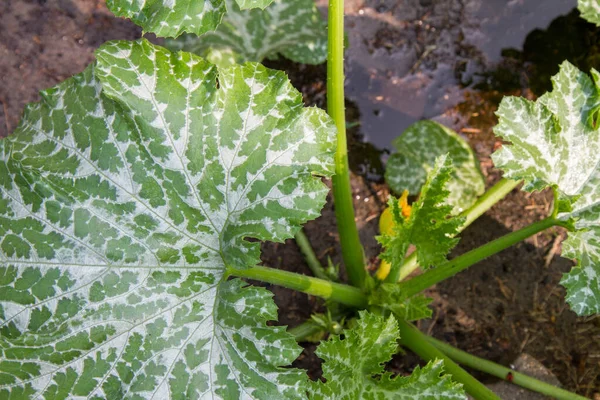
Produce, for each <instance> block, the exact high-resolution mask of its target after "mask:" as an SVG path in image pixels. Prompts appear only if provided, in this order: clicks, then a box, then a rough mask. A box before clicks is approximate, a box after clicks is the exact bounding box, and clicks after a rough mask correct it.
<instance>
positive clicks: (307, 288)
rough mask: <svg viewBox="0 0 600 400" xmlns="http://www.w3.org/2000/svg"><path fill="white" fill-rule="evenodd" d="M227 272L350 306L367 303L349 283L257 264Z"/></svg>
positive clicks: (365, 304)
mask: <svg viewBox="0 0 600 400" xmlns="http://www.w3.org/2000/svg"><path fill="white" fill-rule="evenodd" d="M227 272H228V275H233V276H238V277H240V278H248V279H255V280H257V281H261V282H266V283H271V284H273V285H278V286H283V287H285V288H288V289H293V290H297V291H299V292H302V293H306V294H310V295H312V296H317V297H321V298H323V299H327V300H333V301H336V302H338V303H342V304H345V305H347V306H350V307H355V308H359V309H364V308H366V307H367V305H368V299H367V296H365V295H364V294H363V292H362V291H361V290H360V289H358V288H356V287H354V286H350V285H344V284H341V283H336V282H330V281H326V280H323V279H319V278H313V277H312V276H306V275H301V274H297V273H294V272H289V271H284V270H281V269H275V268H268V267H262V266H258V265H257V266H254V267H252V268H247V269H236V268H229V269H228V270H227Z"/></svg>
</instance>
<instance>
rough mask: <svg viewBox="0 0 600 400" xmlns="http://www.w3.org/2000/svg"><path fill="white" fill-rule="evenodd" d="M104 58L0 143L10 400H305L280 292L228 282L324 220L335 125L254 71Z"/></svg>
mask: <svg viewBox="0 0 600 400" xmlns="http://www.w3.org/2000/svg"><path fill="white" fill-rule="evenodd" d="M96 55H97V59H98V61H97V63H96V64H95V65H93V66H90V67H89V68H88V69H86V70H85V71H84V72H83V73H82V74H79V75H77V76H75V77H73V78H71V79H69V80H67V81H65V82H64V83H62V84H60V85H59V86H57V87H55V88H52V89H49V90H47V91H45V92H43V93H42V95H43V97H44V101H43V102H42V103H39V104H33V105H31V106H29V107H28V109H27V110H26V115H25V117H24V119H23V121H22V122H21V125H20V126H19V128H18V129H17V131H16V132H15V133H14V135H12V136H10V137H8V138H6V139H4V140H2V141H0V194H1V198H0V250H1V251H0V257H1V258H2V266H1V269H0V322H1V328H0V398H9V396H12V397H10V398H19V399H20V398H38V397H42V398H48V399H49V398H66V397H69V398H75V397H87V398H94V399H100V398H102V399H141V398H156V399H192V398H211V399H213V398H222V399H237V398H252V399H254V398H256V399H259V398H260V399H274V398H302V397H303V396H304V395H303V388H304V385H305V374H304V373H303V372H302V371H299V370H296V369H287V368H281V367H282V366H287V365H289V364H290V363H291V362H292V361H293V360H294V359H295V358H296V357H297V356H298V354H299V353H300V348H299V347H298V346H297V345H296V343H295V341H294V339H293V337H292V336H290V335H288V334H287V333H286V332H285V329H284V327H271V326H267V325H266V321H267V320H274V319H276V318H277V312H276V308H275V305H274V303H273V302H272V300H271V294H270V293H269V292H268V291H266V290H264V289H259V288H254V287H246V285H245V284H244V282H243V281H241V280H239V279H233V280H228V279H227V274H228V272H229V271H231V269H235V268H247V267H248V266H252V265H255V264H256V263H257V262H258V261H259V251H260V249H259V243H256V242H249V241H247V240H245V239H246V238H256V239H260V240H275V241H282V240H284V239H286V238H289V237H292V236H293V234H294V233H295V231H296V230H297V229H299V227H300V224H302V223H304V222H305V221H307V220H309V219H312V218H315V217H317V216H318V215H319V211H320V209H321V207H322V205H323V204H324V201H325V195H326V193H327V188H326V187H325V186H324V185H323V184H322V182H321V181H320V179H319V178H318V177H315V176H314V175H329V174H330V173H331V171H332V170H333V151H334V148H335V134H334V127H333V124H332V123H331V122H330V120H329V118H328V117H327V116H326V114H325V113H324V112H322V111H320V110H318V109H315V108H310V109H306V108H303V106H302V99H301V95H300V94H299V93H298V92H297V91H296V90H294V89H293V88H292V86H291V85H290V83H289V82H288V80H287V78H286V76H285V74H284V73H281V72H276V71H271V70H268V69H266V68H264V67H262V66H261V65H259V64H246V65H245V66H234V67H231V68H225V69H217V68H216V67H215V66H213V65H211V64H210V63H208V62H206V61H204V60H202V59H201V58H199V57H197V56H195V55H192V54H189V53H177V54H174V53H170V52H169V51H167V50H166V49H163V48H160V47H158V46H154V45H152V44H150V43H149V42H147V41H140V42H110V43H108V44H106V45H104V46H102V47H101V48H100V50H99V51H98V52H97V54H96ZM217 82H218V85H217ZM9 394H10V395H9Z"/></svg>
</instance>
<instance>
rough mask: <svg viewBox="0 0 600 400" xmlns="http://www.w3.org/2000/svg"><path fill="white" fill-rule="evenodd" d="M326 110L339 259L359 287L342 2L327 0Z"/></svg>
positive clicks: (361, 274)
mask: <svg viewBox="0 0 600 400" xmlns="http://www.w3.org/2000/svg"><path fill="white" fill-rule="evenodd" d="M327 110H328V112H329V115H330V116H331V118H333V121H334V122H335V125H336V127H337V150H336V153H335V175H334V176H333V178H332V182H333V198H334V201H335V217H336V220H337V226H338V233H339V235H340V244H341V246H342V257H343V259H344V265H345V266H346V273H347V274H348V279H349V280H350V283H352V284H353V285H354V286H357V287H362V285H363V284H364V282H365V277H366V271H365V260H364V253H363V248H362V245H361V243H360V239H359V237H358V229H357V227H356V222H355V221H354V205H353V203H352V189H351V187H350V172H349V167H348V148H347V143H346V113H345V107H344V0H329V37H328V52H327Z"/></svg>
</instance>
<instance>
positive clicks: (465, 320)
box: [0, 0, 600, 397]
mask: <svg viewBox="0 0 600 400" xmlns="http://www.w3.org/2000/svg"><path fill="white" fill-rule="evenodd" d="M400 3H401V2H398V4H400ZM407 3H411V4H412V2H407ZM417 3H418V4H417V6H419V7H421V8H423V7H425V8H427V7H430V8H431V7H432V5H431V4H432V2H430V1H425V0H420V2H417ZM433 3H435V2H433ZM466 3H468V2H466ZM382 4H383V3H382ZM377 7H378V6H377ZM377 7H376V6H373V9H376V8H377ZM415 7H416V6H415ZM390 8H393V7H390V6H389V5H386V8H385V9H383V10H382V11H381V13H383V14H385V12H387V11H386V10H388V9H390ZM355 11H356V10H355ZM376 11H377V10H376ZM369 12H371V11H369ZM369 12H367V14H369ZM378 12H379V11H378ZM371 14H372V12H371ZM371 14H369V15H371ZM359 15H361V14H360V13H359V12H358V11H357V12H356V15H354V16H353V17H352V18H351V23H353V24H355V25H356V24H359V23H360V20H359ZM423 15H425V14H419V13H417V15H415V16H414V19H415V20H423ZM449 15H453V14H449ZM459 17H460V16H459ZM459 17H456V18H459ZM411 18H412V17H411ZM409 22H411V21H408V22H407V24H405V25H402V26H391V27H390V26H385V27H383V28H382V29H378V30H376V32H373V37H372V38H371V39H372V40H371V41H370V42H368V43H367V45H368V46H371V47H374V48H377V49H379V50H380V51H384V52H386V53H389V52H390V51H391V50H390V49H393V48H394V46H396V47H401V46H402V45H403V43H405V42H406V40H409V39H410V37H409V38H408V39H405V38H404V36H402V35H401V34H400V33H401V32H402V29H404V28H406V26H419V25H418V24H412V23H409ZM442 22H443V21H442ZM442 22H439V23H440V24H441V23H442ZM388 25H389V24H388ZM384 28H385V29H384ZM392 28H393V29H392ZM561 29H562V28H561ZM420 32H421V31H420ZM586 32H587V31H586ZM586 34H587V33H586ZM140 35H141V31H140V29H138V28H137V27H135V26H134V25H133V24H131V23H130V22H128V21H125V20H121V19H117V18H114V17H112V16H111V14H110V13H109V12H108V11H107V10H106V8H105V4H104V1H103V0H7V1H6V0H5V1H3V2H2V3H1V4H0V103H1V107H0V136H5V135H6V134H9V133H10V132H12V131H13V130H14V129H15V127H16V126H17V123H18V120H19V118H20V114H21V112H22V110H23V107H24V105H25V104H26V103H28V102H32V101H38V100H39V96H38V94H37V92H38V91H39V90H41V89H44V88H48V87H51V86H53V85H55V84H56V83H58V82H60V81H62V80H63V79H65V78H67V77H68V76H70V75H72V74H74V73H78V72H80V71H82V70H83V69H84V68H85V66H86V65H87V64H88V63H89V62H91V60H92V59H93V51H94V50H95V49H96V48H97V47H98V46H99V45H100V44H101V43H103V42H104V41H106V40H110V39H135V38H138V37H140ZM421 36H423V33H422V32H421V33H420V36H419V35H417V37H416V39H415V40H418V38H419V37H421ZM563 36H564V35H563ZM426 43H427V42H425V44H426ZM379 50H378V51H379ZM457 52H460V53H461V57H462V58H469V57H470V55H469V54H468V52H467V53H465V50H464V47H461V48H460V51H458V50H457ZM433 56H435V54H434V55H433ZM416 60H417V61H419V60H420V61H419V65H418V66H417V69H419V68H421V65H424V66H427V65H428V64H429V63H430V62H434V61H435V60H433V61H432V59H428V58H427V55H426V56H423V53H422V52H421V53H420V55H419V56H418V57H417V58H416ZM531 60H532V57H530V56H528V55H527V54H525V53H518V54H517V55H515V53H512V58H506V59H503V60H501V61H500V62H499V63H497V64H495V65H497V66H498V67H497V69H494V70H490V75H488V76H486V77H484V79H479V81H478V82H479V84H480V85H479V86H478V87H476V85H474V84H473V85H471V84H470V85H469V86H468V88H467V89H465V88H464V87H463V88H461V91H460V92H456V93H459V94H460V96H459V97H460V101H459V102H457V103H456V104H453V105H452V106H451V107H445V108H444V110H443V112H442V117H443V119H444V121H445V122H446V123H447V124H448V125H449V126H451V127H453V128H455V129H456V130H458V131H460V132H462V133H463V134H464V135H465V137H467V139H468V140H469V141H470V143H471V144H472V145H473V148H474V149H475V151H476V152H477V154H478V156H479V158H480V161H481V166H482V169H483V171H484V174H485V176H486V181H487V185H488V186H491V185H492V184H493V183H494V182H496V181H497V180H499V179H500V176H499V172H498V171H496V170H494V169H493V166H492V162H491V159H490V154H491V152H492V150H493V149H495V148H497V147H498V146H499V145H500V143H499V142H498V140H497V139H496V138H495V137H494V135H493V133H492V131H491V126H493V124H494V123H495V119H494V118H495V117H494V115H493V111H494V110H495V107H497V104H498V101H499V99H500V98H501V96H502V95H504V94H519V95H525V96H527V97H533V96H534V95H533V93H532V91H531V90H529V89H528V85H527V84H526V83H527V81H528V79H526V78H528V77H527V76H524V73H523V71H524V69H523V65H524V63H525V62H527V63H528V65H532V61H531ZM590 60H591V61H590ZM594 60H595V58H594V57H593V56H589V57H586V59H585V62H588V63H591V64H592V65H593V62H594ZM268 64H269V66H271V67H274V68H279V69H284V70H286V71H287V72H288V74H289V76H290V79H291V80H292V83H293V84H294V85H295V87H296V88H298V89H299V90H301V91H302V93H303V95H304V98H305V101H306V103H307V104H311V105H313V104H314V105H318V106H320V107H324V104H325V66H323V65H321V66H304V65H296V64H293V63H290V62H288V61H286V60H278V61H270V62H269V63H268ZM411 65H412V67H411V68H409V69H407V71H405V73H412V72H411V70H412V69H413V67H414V63H413V64H411ZM457 65H458V67H457V68H458V69H459V70H460V68H459V67H460V65H464V63H463V64H460V63H459V64H457ZM596 68H598V66H596ZM527 71H531V68H530V69H528V70H527ZM417 72H418V71H417ZM495 72H496V73H497V74H494V73H495ZM544 73H547V72H544ZM499 76H500V77H501V76H508V77H509V79H508V81H510V82H512V83H513V84H512V85H504V86H502V85H499V84H498V82H499V81H502V82H506V81H507V80H506V79H504V80H501V79H500V80H499V79H498V77H499ZM453 79H454V78H453ZM515 82H516V83H515ZM523 82H525V83H524V84H523ZM453 84H454V83H453ZM540 85H542V86H543V83H540ZM453 93H455V92H453ZM358 103H359V102H357V103H356V104H355V103H353V102H351V101H348V103H347V106H348V116H347V117H348V121H349V122H357V121H361V120H362V117H363V116H364V115H365V111H364V108H359V107H357V105H359V104H358ZM368 112H371V111H368ZM419 117H420V116H419ZM367 129H368V126H365V125H363V126H360V125H359V126H355V127H354V128H352V129H350V133H351V134H352V136H351V140H350V148H351V162H352V164H353V168H354V171H355V172H356V174H354V175H353V178H352V187H353V195H354V199H355V208H356V214H357V215H356V220H357V223H358V226H359V230H360V236H361V239H362V240H363V243H364V246H365V251H366V254H367V256H368V258H369V264H370V266H371V268H373V269H374V268H375V266H376V265H377V259H376V255H377V254H378V252H379V250H380V249H379V246H378V244H377V242H376V241H375V239H374V236H375V235H377V234H378V228H377V221H378V215H379V214H380V212H381V211H382V209H383V208H384V207H385V203H386V200H387V197H388V196H389V192H388V189H387V186H386V185H385V184H384V183H383V182H381V176H382V171H383V164H382V162H381V160H382V157H381V155H382V153H383V152H382V151H380V150H377V148H375V147H374V146H373V145H371V144H369V143H365V142H363V141H362V140H361V138H362V135H365V136H369V135H368V133H369V132H365V131H366V130H367ZM383 158H385V157H383ZM550 198H551V196H550V194H549V193H534V194H527V193H524V192H521V191H518V190H514V191H513V192H511V193H510V194H509V195H508V196H507V197H506V198H505V199H504V200H503V201H502V202H500V203H499V204H497V205H496V206H494V207H493V208H492V209H491V210H489V211H488V212H487V213H486V214H485V215H484V216H483V217H481V218H480V219H479V220H477V221H476V222H475V223H474V224H473V225H472V226H470V227H469V228H468V229H467V230H466V231H465V232H464V233H463V234H462V235H461V237H462V239H461V241H460V243H459V245H458V246H457V248H456V249H455V251H454V252H453V256H455V255H458V254H460V253H463V252H465V251H468V250H469V249H472V248H474V247H476V246H479V245H482V244H484V243H486V242H488V241H490V240H492V239H495V238H497V237H500V236H502V235H504V234H506V233H508V232H510V231H513V230H516V229H519V228H521V227H523V226H525V225H527V224H529V223H531V222H533V221H537V220H539V219H541V218H543V217H544V216H545V215H547V213H548V210H549V207H550ZM306 233H307V235H308V236H309V239H310V241H311V242H312V244H313V246H314V248H315V251H316V253H317V255H318V256H319V259H320V260H321V261H322V262H323V263H326V262H327V258H328V257H331V259H332V261H333V262H334V263H341V260H340V256H339V255H340V251H339V241H338V237H337V234H336V223H335V216H334V208H333V203H332V202H331V199H329V201H328V202H327V205H326V206H325V208H324V210H323V214H322V216H321V217H320V218H318V219H317V220H315V221H313V222H310V223H309V224H307V226H306ZM565 236H566V234H565V232H563V231H561V230H560V229H555V230H550V231H547V232H543V233H541V234H539V235H536V236H534V237H532V238H530V239H528V240H526V241H525V242H523V243H521V244H519V245H516V246H513V247H511V248H510V249H507V250H505V251H503V252H501V253H499V254H496V255H494V256H492V257H490V258H489V259H487V260H485V261H483V262H481V263H479V264H478V265H476V266H473V267H472V268H470V269H469V270H467V271H465V272H462V273H461V274H459V275H458V276H456V277H454V278H452V279H449V280H447V281H445V282H443V283H441V284H439V285H437V286H436V287H434V288H432V289H431V290H429V295H430V296H432V297H433V298H434V299H435V301H434V303H433V315H434V317H433V318H432V319H431V320H428V321H421V322H420V327H421V329H423V330H424V331H426V332H428V333H431V334H432V335H434V336H435V337H437V338H440V339H443V340H446V341H448V342H449V343H451V344H453V345H456V346H458V347H460V348H462V349H464V350H467V351H469V352H472V353H473V354H475V355H477V356H480V357H484V358H488V359H491V360H493V361H497V362H500V363H502V364H505V365H510V364H511V363H512V362H513V360H515V359H516V358H517V357H518V356H519V355H521V354H522V353H527V354H529V355H531V356H532V357H533V358H535V359H537V360H538V361H540V362H541V363H542V364H543V365H544V366H545V367H546V368H548V369H549V370H550V371H551V372H552V373H554V374H555V375H556V376H557V377H558V379H559V380H560V382H561V383H562V384H563V385H564V387H565V388H567V389H571V390H576V391H577V392H578V393H580V394H582V395H585V396H588V397H592V396H600V318H599V317H598V316H595V317H588V318H581V317H577V316H576V315H575V314H574V313H573V312H571V311H570V310H569V308H568V306H567V305H566V303H565V301H564V289H563V288H562V287H561V286H560V285H559V280H560V278H561V275H562V274H563V273H565V272H567V271H568V270H569V269H570V268H571V267H572V265H573V263H572V262H571V261H570V260H566V259H563V258H561V257H560V256H559V254H560V247H561V241H562V240H563V239H564V238H565ZM262 260H263V263H264V264H265V265H268V266H270V267H275V268H284V269H286V270H289V271H294V272H300V273H304V274H310V270H309V269H308V268H307V267H306V265H305V262H304V260H303V257H302V255H301V254H300V252H299V250H298V248H297V247H296V245H295V243H294V241H293V240H288V241H287V242H286V243H283V244H278V243H265V244H264V245H263V256H262ZM269 289H271V290H272V291H273V292H274V296H275V301H276V302H277V304H278V306H279V313H280V314H279V317H280V318H279V323H281V324H283V325H290V326H295V325H297V324H299V323H301V322H302V321H304V320H306V319H307V318H308V317H309V316H310V314H311V313H313V312H316V311H322V309H323V304H322V302H321V301H320V300H318V299H316V298H313V297H308V296H306V295H303V294H300V293H296V292H292V291H289V290H287V289H282V288H279V287H275V286H270V287H269ZM314 348H315V346H314V345H312V344H306V346H305V351H304V352H303V354H302V355H301V357H300V358H299V359H298V360H297V361H296V363H295V365H297V366H300V367H303V368H306V369H307V370H308V371H309V375H310V376H311V377H312V378H318V377H319V376H320V373H321V372H320V361H319V359H318V358H317V357H316V356H315V355H314ZM417 362H418V360H417V358H416V357H415V356H414V355H410V354H408V355H407V356H405V357H397V358H396V359H394V361H393V362H392V363H391V365H390V368H392V369H393V370H394V371H396V372H398V373H407V372H410V370H411V369H412V368H414V366H415V365H416V363H417ZM478 376H479V377H481V378H482V379H484V380H487V381H490V379H489V378H487V377H485V376H482V375H478Z"/></svg>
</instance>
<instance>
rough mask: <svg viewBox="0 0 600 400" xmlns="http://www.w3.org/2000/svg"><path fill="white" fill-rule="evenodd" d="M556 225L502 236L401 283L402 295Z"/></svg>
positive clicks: (547, 221) (554, 222)
mask: <svg viewBox="0 0 600 400" xmlns="http://www.w3.org/2000/svg"><path fill="white" fill-rule="evenodd" d="M556 225H563V222H562V221H559V220H556V219H554V218H552V217H550V218H546V219H543V220H541V221H538V222H535V223H533V224H531V225H529V226H526V227H525V228H523V229H519V230H518V231H515V232H511V233H509V234H507V235H504V236H502V237H501V238H498V239H496V240H493V241H491V242H489V243H487V244H484V245H483V246H481V247H478V248H476V249H474V250H471V251H469V252H467V253H465V254H463V255H461V256H458V257H456V258H454V259H452V260H450V261H447V262H445V263H444V264H442V265H439V266H437V267H436V268H434V269H431V270H429V271H427V272H425V273H424V274H423V275H419V276H417V277H415V278H412V279H411V280H409V281H405V282H401V283H400V286H401V288H402V290H403V293H404V294H405V295H406V296H407V297H410V296H412V295H414V294H417V293H419V292H421V291H423V290H425V289H427V288H428V287H431V286H433V285H435V284H436V283H439V282H441V281H443V280H445V279H448V278H450V277H452V276H454V275H456V274H457V273H459V272H460V271H463V270H465V269H467V268H469V267H470V266H471V265H473V264H476V263H478V262H479V261H481V260H483V259H485V258H488V257H489V256H492V255H494V254H496V253H498V252H500V251H502V250H504V249H506V248H508V247H510V246H512V245H514V244H516V243H519V242H520V241H522V240H525V239H527V238H528V237H529V236H532V235H535V234H536V233H538V232H541V231H543V230H545V229H547V228H550V227H552V226H556Z"/></svg>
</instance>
